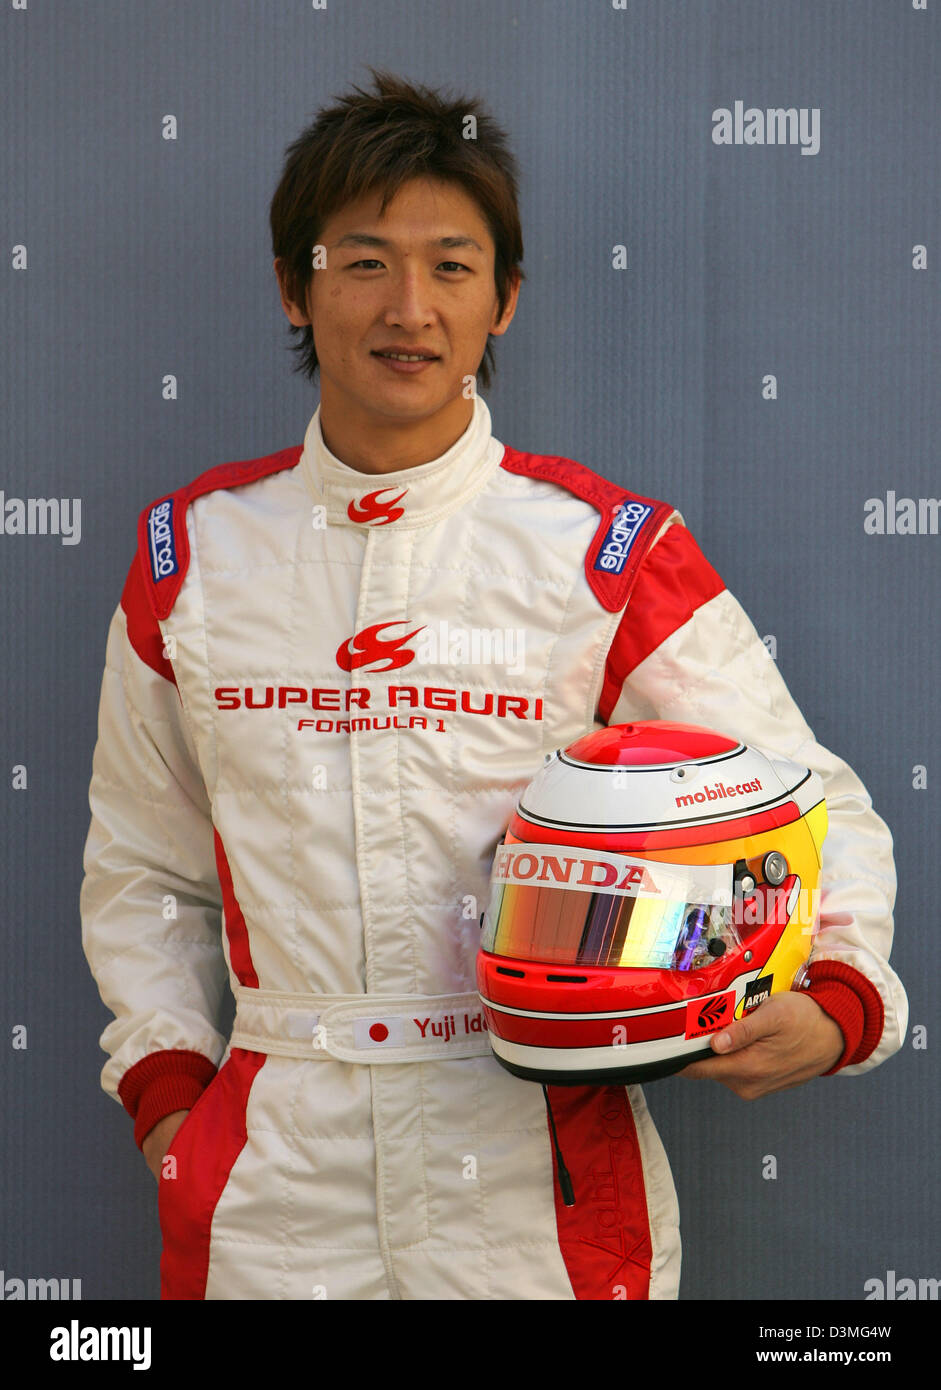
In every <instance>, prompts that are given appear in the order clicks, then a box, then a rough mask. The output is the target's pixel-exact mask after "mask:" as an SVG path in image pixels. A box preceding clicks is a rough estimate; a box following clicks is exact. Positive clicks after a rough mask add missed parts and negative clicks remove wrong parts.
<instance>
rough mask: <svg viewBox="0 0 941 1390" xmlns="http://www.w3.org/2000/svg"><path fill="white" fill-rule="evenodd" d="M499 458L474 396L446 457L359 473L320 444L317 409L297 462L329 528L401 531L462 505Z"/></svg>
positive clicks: (484, 410) (482, 405)
mask: <svg viewBox="0 0 941 1390" xmlns="http://www.w3.org/2000/svg"><path fill="white" fill-rule="evenodd" d="M503 454H504V447H503V445H502V444H501V443H500V441H499V440H497V439H494V437H493V435H492V433H491V427H490V411H489V410H488V409H487V406H486V403H485V402H484V401H483V400H482V399H481V398H480V396H475V397H474V413H473V415H472V416H471V421H470V424H469V425H468V427H467V429H466V430H465V431H464V433H463V434H462V435H461V437H460V439H457V440H455V442H454V443H453V444H452V445H451V447H450V449H448V450H447V452H446V453H443V454H442V455H441V456H440V458H436V459H432V460H431V461H430V462H429V463H420V464H418V465H417V466H416V467H415V468H402V469H399V470H398V471H397V472H395V473H361V472H360V471H359V470H358V469H356V468H351V467H350V466H349V464H347V463H342V462H341V461H340V459H338V458H337V457H336V455H335V454H332V453H331V452H330V450H329V449H328V448H327V446H326V444H325V443H324V441H323V433H322V431H321V428H320V406H319V405H318V407H317V409H316V410H315V412H314V415H313V418H312V420H311V422H310V424H309V425H308V427H307V433H306V434H305V436H304V449H303V452H302V454H301V457H300V460H299V464H300V469H301V473H302V475H303V477H304V479H305V481H306V482H307V486H308V487H309V489H310V491H311V493H312V495H313V497H314V499H315V501H317V502H319V503H321V505H323V506H325V507H326V509H327V510H326V520H327V522H328V523H329V524H330V525H346V526H368V527H370V528H371V529H372V528H374V527H377V526H381V527H383V528H384V529H392V528H393V527H396V528H398V529H399V530H403V529H408V528H409V527H412V526H426V525H427V524H428V523H429V522H431V521H435V520H437V519H438V518H439V517H443V516H447V515H449V514H450V513H451V512H454V511H456V510H457V509H458V507H461V506H463V505H464V503H465V502H467V501H468V500H469V498H471V497H472V496H473V495H474V493H476V492H479V491H480V489H481V488H482V487H483V485H484V483H485V482H486V481H487V479H488V478H489V476H490V474H491V473H492V472H493V470H494V469H495V468H498V467H499V465H500V460H501V459H502V458H503Z"/></svg>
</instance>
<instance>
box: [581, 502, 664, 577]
mask: <svg viewBox="0 0 941 1390" xmlns="http://www.w3.org/2000/svg"><path fill="white" fill-rule="evenodd" d="M652 513H653V507H651V506H648V505H647V504H646V503H645V502H622V503H621V505H620V506H619V507H618V510H617V513H616V515H615V517H614V520H613V521H612V522H611V525H610V526H609V527H608V533H607V535H606V536H605V538H604V541H603V542H602V545H601V549H600V550H599V551H598V555H597V557H596V559H595V564H594V568H595V569H596V570H607V571H609V572H610V573H612V574H620V573H621V570H622V569H623V568H624V563H625V561H626V560H627V558H628V556H629V555H630V553H631V548H632V546H633V544H634V542H635V541H636V540H637V537H638V535H639V534H640V531H641V528H642V527H643V525H644V523H645V522H646V521H647V519H648V518H649V517H650V516H651V515H652Z"/></svg>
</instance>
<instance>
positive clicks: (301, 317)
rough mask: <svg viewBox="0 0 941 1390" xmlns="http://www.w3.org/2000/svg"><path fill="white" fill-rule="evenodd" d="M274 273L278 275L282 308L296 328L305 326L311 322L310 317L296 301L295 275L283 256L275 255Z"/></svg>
mask: <svg viewBox="0 0 941 1390" xmlns="http://www.w3.org/2000/svg"><path fill="white" fill-rule="evenodd" d="M274 273H275V275H277V277H278V287H279V289H280V291H281V307H282V309H283V310H284V312H285V313H286V314H287V316H288V319H289V320H290V321H291V323H292V324H293V325H294V327H295V328H303V327H304V326H305V325H306V324H309V323H310V317H309V315H308V313H307V310H306V309H304V308H303V307H302V306H301V305H300V304H298V303H296V302H295V299H294V295H295V293H296V291H295V289H294V277H293V275H292V274H291V272H290V270H289V268H288V266H287V263H286V262H285V260H284V257H283V256H277V257H275V262H274Z"/></svg>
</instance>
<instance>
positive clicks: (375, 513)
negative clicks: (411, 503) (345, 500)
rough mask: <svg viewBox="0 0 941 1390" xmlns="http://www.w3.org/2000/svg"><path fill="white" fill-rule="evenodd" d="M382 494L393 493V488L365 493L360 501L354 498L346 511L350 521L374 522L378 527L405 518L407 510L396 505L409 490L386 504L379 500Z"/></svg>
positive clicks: (382, 488) (403, 490)
mask: <svg viewBox="0 0 941 1390" xmlns="http://www.w3.org/2000/svg"><path fill="white" fill-rule="evenodd" d="M382 492H392V488H391V487H380V488H377V489H376V491H375V492H367V493H364V494H363V496H362V497H361V498H360V499H359V501H357V500H356V498H355V497H354V498H353V500H352V502H351V503H350V504H349V506H348V507H347V509H346V514H347V516H348V517H349V519H350V521H374V522H375V523H376V525H377V526H388V524H389V522H390V521H398V519H399V517H400V516H404V515H405V508H404V507H397V506H396V505H395V503H396V502H401V500H402V498H403V497H404V496H405V494H406V493H407V492H408V488H407V487H406V488H403V489H402V491H401V492H400V493H399V494H398V496H396V497H390V498H388V500H387V501H385V502H380V501H378V500H377V499H378V497H379V494H380V493H382Z"/></svg>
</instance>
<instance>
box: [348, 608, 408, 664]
mask: <svg viewBox="0 0 941 1390" xmlns="http://www.w3.org/2000/svg"><path fill="white" fill-rule="evenodd" d="M404 623H405V620H404V618H397V619H395V620H394V621H393V622H391V623H373V625H372V627H364V628H363V630H362V632H357V633H354V635H353V636H352V637H348V638H347V639H346V641H345V642H341V643H340V645H339V646H338V647H337V665H338V666H339V667H341V669H342V670H344V671H358V670H359V669H360V667H361V666H370V665H371V664H372V663H373V662H374V661H384V662H385V663H386V664H385V665H384V666H377V667H376V670H377V671H395V670H398V668H399V667H400V666H407V665H408V663H409V662H410V661H413V660H414V658H415V653H414V652H413V651H412V650H411V648H409V647H406V646H403V643H405V642H408V641H409V640H410V639H411V638H412V637H414V636H415V634H416V633H418V632H421V631H422V628H424V626H425V624H424V623H422V625H421V627H416V628H413V629H412V631H411V632H406V633H403V635H402V636H401V637H380V636H379V633H380V632H381V631H382V630H383V628H387V627H397V626H404Z"/></svg>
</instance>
